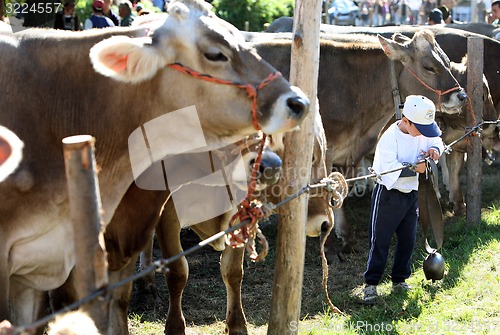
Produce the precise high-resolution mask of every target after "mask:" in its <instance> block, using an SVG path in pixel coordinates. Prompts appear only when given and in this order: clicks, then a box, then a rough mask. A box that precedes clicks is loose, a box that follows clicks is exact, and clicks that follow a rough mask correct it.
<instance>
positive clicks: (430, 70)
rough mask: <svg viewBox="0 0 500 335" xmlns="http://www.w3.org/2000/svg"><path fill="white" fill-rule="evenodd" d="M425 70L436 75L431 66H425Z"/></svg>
mask: <svg viewBox="0 0 500 335" xmlns="http://www.w3.org/2000/svg"><path fill="white" fill-rule="evenodd" d="M424 70H426V71H429V72H432V73H435V72H436V71H434V69H433V68H432V67H430V66H424Z"/></svg>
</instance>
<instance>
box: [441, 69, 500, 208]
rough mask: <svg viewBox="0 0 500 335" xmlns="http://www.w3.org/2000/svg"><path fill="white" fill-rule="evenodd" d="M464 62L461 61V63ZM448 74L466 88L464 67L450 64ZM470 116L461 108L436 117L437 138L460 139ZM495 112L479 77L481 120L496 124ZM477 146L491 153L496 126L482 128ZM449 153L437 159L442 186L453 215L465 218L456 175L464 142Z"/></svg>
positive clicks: (461, 161) (459, 169)
mask: <svg viewBox="0 0 500 335" xmlns="http://www.w3.org/2000/svg"><path fill="white" fill-rule="evenodd" d="M464 62H465V60H464ZM452 73H453V74H454V75H455V77H456V78H457V80H458V81H459V83H461V84H462V85H463V86H464V87H466V85H467V69H466V67H465V64H464V63H462V64H456V63H452ZM469 113H473V111H471V110H470V109H469V106H468V105H467V106H464V107H463V112H462V114H458V115H449V114H444V113H439V114H438V115H437V116H436V119H437V120H438V123H439V126H440V127H441V129H442V131H443V135H442V136H441V137H442V139H443V142H444V143H445V144H450V143H452V142H453V141H455V140H457V139H458V138H460V136H462V135H464V133H465V131H466V125H467V115H468V114H469ZM499 114H500V113H499V112H498V111H497V110H495V108H494V107H493V101H492V99H491V94H490V89H489V86H488V81H487V80H486V77H484V76H483V120H486V121H496V120H498V118H499ZM482 128H483V129H482V132H481V145H482V147H483V148H484V149H485V150H486V151H492V149H493V146H494V144H495V143H496V142H498V128H497V126H496V124H486V125H484V126H483V127H482ZM451 149H452V151H451V152H450V153H449V154H448V155H442V156H441V159H440V163H441V164H440V165H441V171H442V174H443V182H444V184H445V186H446V188H447V189H448V191H449V196H448V198H449V201H450V203H452V204H453V210H454V212H455V215H462V214H465V201H464V196H463V194H462V190H461V186H460V172H461V171H462V169H463V166H464V156H465V153H466V152H467V141H466V140H465V139H464V140H462V141H460V142H458V143H456V144H455V145H453V146H452V147H451Z"/></svg>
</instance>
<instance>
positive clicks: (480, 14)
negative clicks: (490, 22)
mask: <svg viewBox="0 0 500 335" xmlns="http://www.w3.org/2000/svg"><path fill="white" fill-rule="evenodd" d="M487 13H488V11H487V10H486V4H485V3H484V1H483V0H478V1H477V4H476V15H477V22H482V23H485V22H486V14H487ZM445 21H446V20H445Z"/></svg>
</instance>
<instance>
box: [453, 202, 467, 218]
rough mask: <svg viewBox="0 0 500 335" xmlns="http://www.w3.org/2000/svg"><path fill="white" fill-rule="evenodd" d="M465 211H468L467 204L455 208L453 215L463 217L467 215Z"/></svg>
mask: <svg viewBox="0 0 500 335" xmlns="http://www.w3.org/2000/svg"><path fill="white" fill-rule="evenodd" d="M465 211H466V206H465V204H461V205H454V206H453V213H454V214H455V216H463V215H465Z"/></svg>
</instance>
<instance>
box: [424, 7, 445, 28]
mask: <svg viewBox="0 0 500 335" xmlns="http://www.w3.org/2000/svg"><path fill="white" fill-rule="evenodd" d="M427 24H429V25H431V26H433V25H436V24H444V20H443V13H442V12H441V11H440V10H439V9H438V8H434V9H433V10H432V11H431V12H430V14H429V17H428V18H427Z"/></svg>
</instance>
